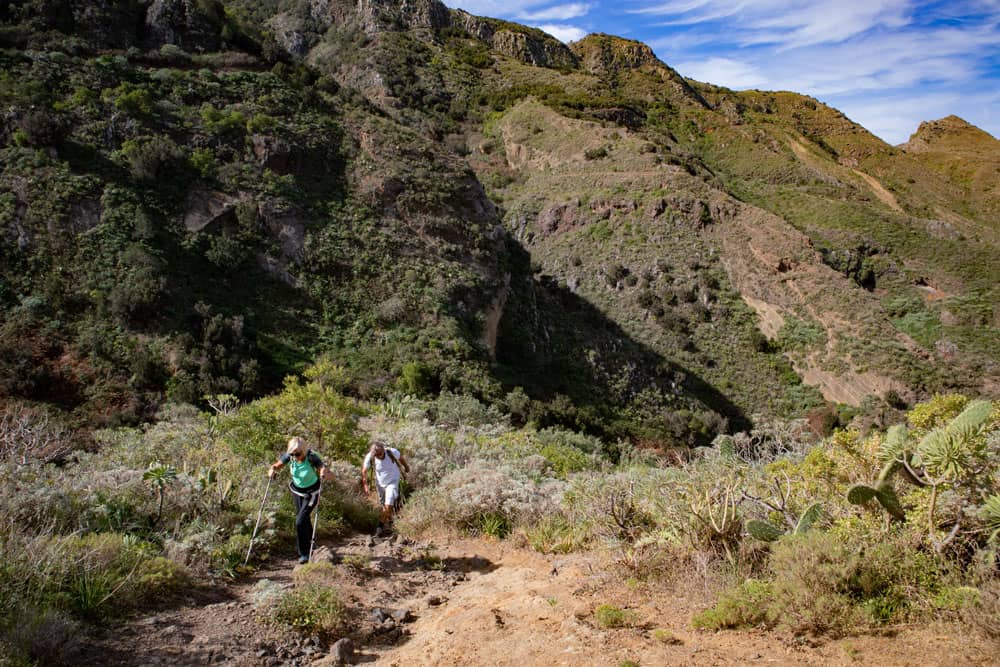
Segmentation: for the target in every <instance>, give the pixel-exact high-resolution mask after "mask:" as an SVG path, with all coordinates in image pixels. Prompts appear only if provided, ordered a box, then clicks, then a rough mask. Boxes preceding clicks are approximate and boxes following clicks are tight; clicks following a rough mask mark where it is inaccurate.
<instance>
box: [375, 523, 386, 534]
mask: <svg viewBox="0 0 1000 667" xmlns="http://www.w3.org/2000/svg"><path fill="white" fill-rule="evenodd" d="M384 532H385V528H383V527H382V524H379V525H378V528H376V529H375V537H382V533H384Z"/></svg>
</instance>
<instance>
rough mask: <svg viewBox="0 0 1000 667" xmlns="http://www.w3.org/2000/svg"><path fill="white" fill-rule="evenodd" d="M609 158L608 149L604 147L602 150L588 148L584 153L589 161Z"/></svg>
mask: <svg viewBox="0 0 1000 667" xmlns="http://www.w3.org/2000/svg"><path fill="white" fill-rule="evenodd" d="M607 156H608V149H607V148H605V147H604V146H601V147H600V148H588V149H587V150H585V151H584V152H583V157H585V158H587V159H588V160H600V159H601V158H606V157H607Z"/></svg>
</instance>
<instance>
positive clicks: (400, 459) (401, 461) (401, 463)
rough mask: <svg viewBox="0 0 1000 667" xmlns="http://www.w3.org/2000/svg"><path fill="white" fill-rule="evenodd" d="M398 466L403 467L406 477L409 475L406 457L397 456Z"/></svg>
mask: <svg viewBox="0 0 1000 667" xmlns="http://www.w3.org/2000/svg"><path fill="white" fill-rule="evenodd" d="M399 465H401V466H403V470H404V471H405V472H406V474H407V475H409V474H410V464H409V463H407V462H406V457H405V456H403V455H402V454H400V455H399Z"/></svg>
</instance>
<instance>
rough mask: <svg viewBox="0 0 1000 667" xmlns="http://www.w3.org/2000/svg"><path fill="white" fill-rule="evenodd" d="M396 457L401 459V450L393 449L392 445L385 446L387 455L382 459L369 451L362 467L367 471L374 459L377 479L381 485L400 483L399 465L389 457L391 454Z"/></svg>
mask: <svg viewBox="0 0 1000 667" xmlns="http://www.w3.org/2000/svg"><path fill="white" fill-rule="evenodd" d="M390 453H391V454H392V455H393V456H395V457H396V460H397V461H398V460H399V456H400V454H399V450H398V449H393V448H392V447H386V448H385V456H383V457H382V458H381V459H380V458H378V457H377V456H375V455H374V454H373V453H372V452H370V451H369V452H368V455H367V456H365V462H364V464H363V465H362V468H364V470H365V471H366V472H367V470H368V466H369V465H371V463H372V462H373V461H374V463H375V481H376V482H378V485H379V486H389V485H390V484H399V466H398V465H396V464H395V463H393V462H392V459H390V458H389V454H390Z"/></svg>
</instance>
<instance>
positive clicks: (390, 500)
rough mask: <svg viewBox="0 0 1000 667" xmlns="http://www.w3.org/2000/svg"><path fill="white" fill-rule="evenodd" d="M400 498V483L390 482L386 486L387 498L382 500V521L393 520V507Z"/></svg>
mask: <svg viewBox="0 0 1000 667" xmlns="http://www.w3.org/2000/svg"><path fill="white" fill-rule="evenodd" d="M397 500H399V484H388V485H386V487H385V498H384V499H383V500H382V521H383V523H384V522H386V521H392V508H393V507H395V505H396V501H397Z"/></svg>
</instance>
